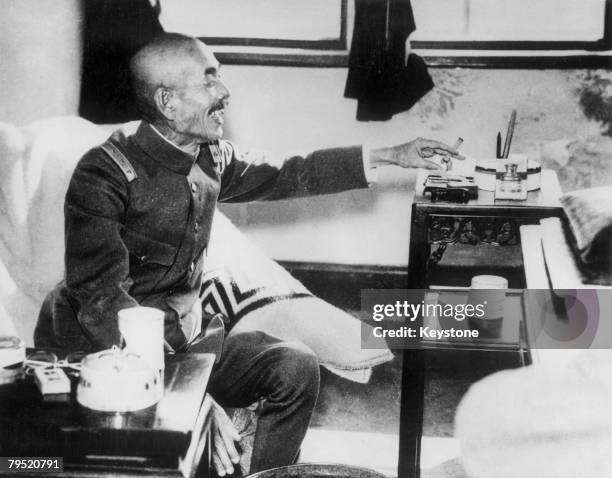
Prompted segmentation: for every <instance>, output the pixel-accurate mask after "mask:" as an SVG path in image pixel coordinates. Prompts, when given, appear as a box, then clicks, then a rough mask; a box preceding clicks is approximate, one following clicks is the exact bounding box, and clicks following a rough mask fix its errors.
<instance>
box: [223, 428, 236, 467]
mask: <svg viewBox="0 0 612 478" xmlns="http://www.w3.org/2000/svg"><path fill="white" fill-rule="evenodd" d="M232 428H233V427H232ZM234 431H235V430H234ZM235 436H236V435H235V433H234V434H230V433H224V432H221V438H222V439H223V444H224V446H225V451H226V452H227V455H228V456H229V459H230V461H231V462H232V463H234V464H236V463H239V462H240V453H238V450H236V444H235V443H234V442H235V441H238V440H236V438H235ZM238 437H240V435H238Z"/></svg>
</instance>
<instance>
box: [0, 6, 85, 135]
mask: <svg viewBox="0 0 612 478" xmlns="http://www.w3.org/2000/svg"><path fill="white" fill-rule="evenodd" d="M79 3H80V2H79V0H2V5H1V7H2V13H1V14H0V84H1V85H2V88H0V121H4V122H11V123H15V124H18V125H23V124H27V123H29V122H31V121H34V120H36V119H40V118H47V117H49V116H60V115H74V114H77V112H78V100H79V78H80V66H81V34H80V23H81V17H80V8H79Z"/></svg>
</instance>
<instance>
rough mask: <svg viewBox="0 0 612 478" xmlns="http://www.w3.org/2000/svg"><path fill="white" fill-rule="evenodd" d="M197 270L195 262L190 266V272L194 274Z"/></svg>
mask: <svg viewBox="0 0 612 478" xmlns="http://www.w3.org/2000/svg"><path fill="white" fill-rule="evenodd" d="M194 270H195V262H192V263H191V265H190V266H189V271H190V272H193V271H194Z"/></svg>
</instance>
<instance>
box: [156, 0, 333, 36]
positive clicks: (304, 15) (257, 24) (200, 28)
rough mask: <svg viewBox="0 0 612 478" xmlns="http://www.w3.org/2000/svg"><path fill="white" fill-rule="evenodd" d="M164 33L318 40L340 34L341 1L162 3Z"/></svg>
mask: <svg viewBox="0 0 612 478" xmlns="http://www.w3.org/2000/svg"><path fill="white" fill-rule="evenodd" d="M161 7H162V11H161V16H160V21H161V23H162V25H163V27H164V29H165V30H166V31H174V32H182V33H186V34H189V35H193V36H198V37H214V38H219V37H221V38H252V39H280V40H303V41H319V40H330V39H338V38H340V35H341V12H342V0H306V1H305V0H162V2H161Z"/></svg>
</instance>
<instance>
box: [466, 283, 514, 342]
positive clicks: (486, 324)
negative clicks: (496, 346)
mask: <svg viewBox="0 0 612 478" xmlns="http://www.w3.org/2000/svg"><path fill="white" fill-rule="evenodd" d="M507 289H508V280H507V279H505V278H504V277H501V276H492V275H481V276H474V277H472V284H471V285H470V291H469V293H468V304H471V305H473V306H474V307H475V308H476V309H477V310H478V307H481V308H482V309H483V311H484V313H483V314H482V316H480V317H479V316H474V317H471V320H470V323H471V324H472V325H474V326H476V327H477V328H479V329H484V331H488V332H490V333H492V334H493V335H496V334H498V333H499V332H500V331H501V325H502V319H503V318H504V305H505V302H506V290H507Z"/></svg>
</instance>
